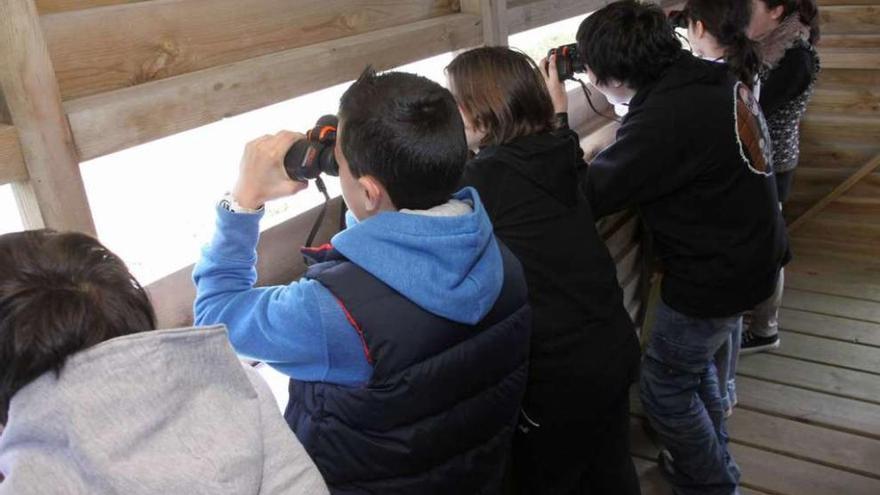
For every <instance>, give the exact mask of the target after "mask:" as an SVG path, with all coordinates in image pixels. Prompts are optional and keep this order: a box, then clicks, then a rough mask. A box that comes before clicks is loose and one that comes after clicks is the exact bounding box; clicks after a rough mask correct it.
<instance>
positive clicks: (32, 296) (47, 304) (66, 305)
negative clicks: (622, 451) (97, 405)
mask: <svg viewBox="0 0 880 495" xmlns="http://www.w3.org/2000/svg"><path fill="white" fill-rule="evenodd" d="M155 328H156V315H155V313H154V312H153V307H152V305H151V304H150V301H149V299H148V298H147V294H146V292H145V291H144V289H143V288H142V287H141V285H140V284H139V283H138V282H137V280H135V279H134V277H132V275H131V274H130V273H129V272H128V269H127V268H126V267H125V264H124V263H123V262H122V260H121V259H119V257H117V256H116V255H115V254H113V253H111V252H110V251H109V250H108V249H107V248H105V247H104V246H103V245H102V244H101V243H100V242H98V241H97V240H96V239H94V238H92V237H89V236H87V235H85V234H79V233H58V232H54V231H51V230H35V231H29V232H18V233H14V234H6V235H2V236H0V423H5V422H6V416H7V414H8V410H9V402H10V401H11V400H12V396H13V395H15V394H16V392H18V391H19V390H20V389H21V388H22V387H24V386H25V385H27V384H28V383H30V382H31V381H33V380H34V379H36V378H37V377H39V376H40V375H42V374H43V373H45V372H47V371H50V370H54V371H55V372H56V373H59V372H60V371H61V368H62V366H63V365H64V362H65V360H66V359H67V357H68V356H71V355H73V354H75V353H77V352H79V351H81V350H83V349H86V348H88V347H91V346H94V345H96V344H99V343H101V342H103V341H105V340H109V339H112V338H114V337H119V336H121V335H127V334H132V333H138V332H144V331H148V330H153V329H155Z"/></svg>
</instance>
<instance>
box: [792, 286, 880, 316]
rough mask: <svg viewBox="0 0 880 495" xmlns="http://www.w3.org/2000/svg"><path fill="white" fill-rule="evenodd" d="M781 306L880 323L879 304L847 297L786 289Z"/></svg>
mask: <svg viewBox="0 0 880 495" xmlns="http://www.w3.org/2000/svg"><path fill="white" fill-rule="evenodd" d="M782 306H783V307H785V308H792V309H800V310H804V311H810V312H813V313H820V314H826V315H832V316H842V317H844V318H850V319H854V320H863V321H870V322H874V323H880V302H873V301H863V300H858V299H852V298H849V297H841V296H831V295H826V294H819V293H816V292H808V291H804V290H800V289H793V288H787V289H786V290H785V294H784V295H783V298H782Z"/></svg>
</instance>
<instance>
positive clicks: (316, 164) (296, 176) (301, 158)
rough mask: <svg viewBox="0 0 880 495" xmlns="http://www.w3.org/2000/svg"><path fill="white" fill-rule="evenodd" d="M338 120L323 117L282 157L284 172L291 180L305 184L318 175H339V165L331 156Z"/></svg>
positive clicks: (333, 116)
mask: <svg viewBox="0 0 880 495" xmlns="http://www.w3.org/2000/svg"><path fill="white" fill-rule="evenodd" d="M338 125H339V119H338V118H337V117H336V116H335V115H324V116H323V117H321V118H320V119H318V122H317V123H315V127H313V128H312V129H310V130H309V131H308V132H306V138H305V139H301V140H299V141H297V142H295V143H293V146H291V147H290V149H289V150H288V151H287V153H286V154H285V155H284V170H286V171H287V175H288V176H290V178H291V179H293V180H295V181H299V182H306V181H308V180H311V179H317V178H318V176H319V175H321V174H322V173H323V174H327V175H332V176H338V175H339V164H338V163H336V157H335V156H333V147H334V146H335V145H336V128H337V126H338Z"/></svg>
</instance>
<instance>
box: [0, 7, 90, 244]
mask: <svg viewBox="0 0 880 495" xmlns="http://www.w3.org/2000/svg"><path fill="white" fill-rule="evenodd" d="M0 60H2V61H3V62H2V63H0V87H2V90H3V95H4V98H5V100H6V105H7V106H8V108H9V113H10V114H11V116H12V120H13V122H14V123H15V128H16V131H17V132H18V139H19V143H20V144H21V153H22V156H23V158H24V161H25V164H26V166H27V170H28V176H29V178H30V183H31V188H32V191H33V193H34V194H35V195H36V198H37V200H38V202H39V208H40V212H39V217H40V218H41V219H42V222H39V226H43V225H45V226H47V227H51V228H55V229H59V230H78V231H80V232H86V233H89V234H94V233H95V225H94V222H93V221H92V216H91V212H90V210H89V203H88V200H87V198H86V193H85V187H84V186H83V182H82V176H81V175H80V171H79V161H78V158H77V155H76V150H75V149H74V146H73V140H72V139H71V134H70V127H69V125H68V122H67V117H66V116H65V114H64V109H63V108H62V106H61V96H60V94H59V92H58V85H57V83H56V81H55V72H54V70H53V69H52V62H51V60H50V59H49V52H48V49H47V48H46V43H45V40H44V39H43V35H42V30H41V29H40V25H39V21H38V18H37V11H36V7H35V6H34V2H33V0H12V1H4V2H0ZM36 215H37V213H36V212H26V218H35V217H36ZM31 226H37V225H28V227H31Z"/></svg>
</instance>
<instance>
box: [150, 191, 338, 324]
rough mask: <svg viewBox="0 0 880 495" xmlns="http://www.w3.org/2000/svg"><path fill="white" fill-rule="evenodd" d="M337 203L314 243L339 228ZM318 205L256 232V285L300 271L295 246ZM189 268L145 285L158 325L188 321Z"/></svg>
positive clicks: (275, 281) (283, 281)
mask: <svg viewBox="0 0 880 495" xmlns="http://www.w3.org/2000/svg"><path fill="white" fill-rule="evenodd" d="M341 205H342V199H341V198H336V199H334V200H332V202H331V206H330V208H329V209H328V211H327V215H326V217H325V218H324V223H323V224H322V226H321V229H320V230H319V231H318V235H317V236H316V237H315V243H316V245H320V244H323V243H324V242H327V241H328V240H329V239H330V238H331V237H332V236H333V235H334V234H335V233H336V232H337V231H338V230H339V208H340V207H341ZM320 209H321V207H320V206H317V207H315V208H312V209H311V210H309V211H307V212H305V213H302V214H300V215H297V216H296V217H294V218H291V219H290V220H288V221H286V222H283V223H281V224H278V225H276V226H274V227H272V228H270V229H268V230H266V231H265V232H263V233H262V234H261V235H260V243H259V245H258V246H257V256H258V258H257V259H258V261H257V276H258V282H257V284H258V285H261V286H265V285H278V284H287V283H290V281H291V280H296V279H297V278H299V277H300V276H301V275H302V273H303V272H304V271H305V265H304V263H303V259H302V256H301V255H300V253H299V250H298V249H297V248H296V247H297V246H301V245H303V244H304V243H305V241H306V237H307V236H308V232H309V230H310V229H311V227H312V223H313V222H314V221H315V219H316V218H317V216H318V213H319V211H320ZM192 270H193V267H192V265H191V266H188V267H186V268H183V269H181V270H178V271H177V272H174V273H172V274H171V275H168V276H167V277H164V278H162V279H160V280H157V281H156V282H153V283H152V284H150V285H149V286H147V287H146V289H147V293H148V294H149V295H150V300H151V301H152V303H153V307H155V308H156V316H157V318H158V320H159V328H174V327H185V326H190V325H192V321H193V313H192V310H193V307H192V306H193V301H194V300H195V295H196V290H195V286H193V283H192Z"/></svg>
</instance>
